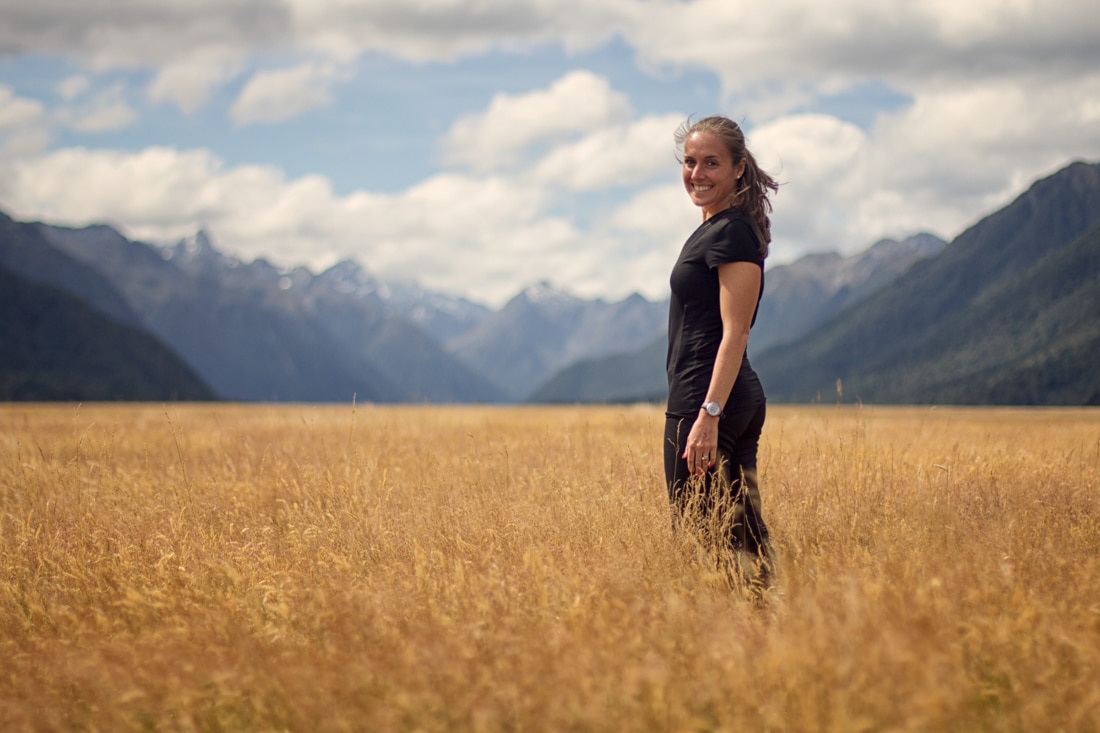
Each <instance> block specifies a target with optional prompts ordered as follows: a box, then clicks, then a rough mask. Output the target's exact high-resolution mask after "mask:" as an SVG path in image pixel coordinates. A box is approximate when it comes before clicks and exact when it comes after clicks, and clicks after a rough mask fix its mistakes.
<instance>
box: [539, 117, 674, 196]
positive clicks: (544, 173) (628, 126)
mask: <svg viewBox="0 0 1100 733" xmlns="http://www.w3.org/2000/svg"><path fill="white" fill-rule="evenodd" d="M683 120H684V118H683V117H682V116H680V115H661V116H656V117H646V118H643V119H640V120H636V121H631V122H623V123H615V124H607V123H605V125H604V126H601V127H598V128H596V129H594V130H593V131H592V132H590V133H589V134H587V135H585V136H584V137H583V138H582V139H580V140H577V141H574V142H570V143H568V144H564V145H561V146H558V147H556V148H554V149H553V150H551V151H550V152H549V153H548V154H547V155H546V156H545V157H544V158H543V159H542V160H541V161H540V162H539V163H538V165H537V166H536V168H535V175H536V176H538V178H539V179H541V180H543V181H546V182H548V183H553V184H556V185H559V186H563V187H565V188H567V189H570V190H572V191H594V190H599V189H608V188H616V187H619V188H621V187H636V186H638V185H639V184H642V183H644V182H646V181H647V180H649V179H651V178H653V177H654V176H655V175H659V174H667V175H674V174H675V166H676V159H675V146H674V144H673V139H672V136H673V132H674V131H675V130H676V128H677V127H678V126H679V125H680V123H682V122H683Z"/></svg>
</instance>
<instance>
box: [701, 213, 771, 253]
mask: <svg viewBox="0 0 1100 733" xmlns="http://www.w3.org/2000/svg"><path fill="white" fill-rule="evenodd" d="M719 217H721V219H719ZM713 218H714V219H716V220H717V221H715V222H714V223H715V226H714V228H713V229H712V230H711V231H710V232H709V234H710V240H711V241H712V242H713V243H714V244H715V245H718V246H721V247H723V248H733V249H735V250H744V252H745V253H746V254H747V253H752V254H755V253H757V252H758V251H759V249H760V243H759V242H758V241H757V237H756V231H755V230H754V229H753V227H752V222H751V221H750V220H749V217H748V216H746V215H745V214H744V213H743V212H741V211H740V210H738V209H726V211H723V212H721V213H718V214H715V216H714V217H713Z"/></svg>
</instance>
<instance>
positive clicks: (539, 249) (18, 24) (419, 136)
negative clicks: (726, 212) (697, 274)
mask: <svg viewBox="0 0 1100 733" xmlns="http://www.w3.org/2000/svg"><path fill="white" fill-rule="evenodd" d="M1095 10H1096V8H1095V2H1094V0H1044V2H1038V1H1037V0H1034V1H1033V0H966V1H965V2H960V1H959V0H912V1H910V2H898V3H886V2H882V1H881V0H830V2H826V3H823V2H820V0H815V1H812V2H811V1H809V0H771V1H770V2H767V3H759V2H744V1H742V0H82V2H73V1H72V0H36V1H35V2H33V3H31V2H27V1H26V0H0V210H3V211H4V212H6V213H7V214H9V215H10V216H13V217H14V218H17V219H21V220H40V221H47V222H50V223H55V224H62V225H68V226H84V225H87V224H93V223H108V224H111V225H112V226H115V227H116V228H118V229H119V230H120V231H121V232H122V233H123V234H125V235H126V236H128V237H130V238H132V239H137V240H140V241H145V242H149V243H152V244H158V245H166V244H173V243H175V242H176V241H178V240H179V239H181V238H184V237H187V236H190V235H193V234H194V233H195V232H196V231H198V230H199V229H204V230H206V231H207V232H208V234H209V235H210V236H211V238H212V239H213V240H214V242H215V244H216V246H217V247H218V248H219V249H220V250H222V251H223V252H226V253H228V254H231V255H233V256H235V257H238V258H240V259H242V260H244V261H251V260H253V259H255V258H259V257H262V258H264V259H267V260H268V261H269V262H271V263H273V264H275V265H277V266H280V267H286V268H290V267H294V266H306V267H308V268H310V269H311V270H313V271H314V272H320V271H321V270H323V269H324V268H327V267H329V266H331V265H333V264H335V263H336V262H338V261H341V260H344V259H354V260H356V261H358V262H359V263H360V264H361V265H362V266H363V267H364V268H365V269H367V270H368V271H370V272H372V273H374V274H375V275H377V276H378V277H380V278H382V279H383V280H389V281H415V282H417V283H419V284H421V285H422V286H424V287H426V288H428V289H431V290H435V291H439V292H443V293H448V294H452V295H461V296H465V297H468V298H470V299H472V300H475V301H479V302H482V303H485V304H487V305H489V306H491V307H497V306H499V305H501V304H502V303H503V302H505V301H506V300H507V299H508V298H510V297H512V296H513V295H515V294H516V293H517V292H519V291H520V290H522V289H523V288H524V287H526V286H529V285H532V284H534V283H537V282H543V281H545V282H549V283H551V284H552V285H554V286H555V287H557V288H560V289H562V290H565V291H567V292H570V293H573V294H575V295H578V296H581V297H586V298H595V297H602V298H605V299H607V300H617V299H620V298H622V297H626V296H627V295H629V294H630V293H633V292H639V293H641V294H642V295H644V296H646V297H648V298H651V299H660V298H664V297H665V296H666V294H667V289H668V275H669V271H670V269H671V266H672V263H673V261H674V260H675V257H676V254H677V253H678V252H679V249H680V247H681V245H682V244H683V242H684V240H685V239H686V238H687V236H688V235H690V234H691V232H692V230H693V229H694V228H695V227H696V226H698V224H699V222H700V221H701V216H700V213H699V211H698V210H696V209H695V208H694V207H693V206H692V204H691V203H690V201H689V200H688V198H687V195H686V193H685V192H684V189H683V184H682V182H681V179H680V166H679V164H678V163H677V159H676V149H675V144H674V141H673V133H674V132H675V130H676V128H677V127H678V126H679V125H680V124H681V123H682V122H683V121H684V120H685V119H687V118H688V117H689V116H691V117H699V116H704V115H708V114H724V115H727V116H729V117H731V118H733V119H735V120H737V121H738V122H739V123H741V125H742V126H743V127H744V129H745V131H746V134H747V137H748V144H749V148H750V149H751V150H752V151H753V153H754V155H755V157H756V158H757V160H758V161H759V163H760V164H761V166H762V167H763V168H764V169H765V170H767V171H768V172H770V173H771V174H772V175H773V176H774V177H776V178H777V179H778V180H779V181H780V184H781V187H780V190H779V193H778V194H777V195H776V196H775V197H774V199H773V202H772V203H773V205H774V212H773V216H772V233H773V237H774V240H773V242H772V250H771V251H772V255H771V258H770V260H769V264H771V265H774V264H781V263H784V262H790V261H793V260H795V259H797V258H798V257H800V256H802V255H805V254H807V253H810V252H819V251H829V250H832V251H838V252H841V253H844V254H852V253H855V252H858V251H861V250H863V249H866V248H867V247H868V246H870V245H871V244H873V243H874V242H876V241H878V240H879V239H882V238H886V237H892V238H901V237H905V236H909V235H911V234H915V233H918V232H931V233H933V234H937V235H939V236H941V237H943V238H945V239H948V240H950V239H952V238H954V237H955V236H957V235H958V234H960V233H961V232H962V231H964V230H965V228H966V227H968V226H970V225H972V224H974V223H976V222H977V221H978V220H979V219H980V218H981V217H982V216H984V215H986V214H989V213H992V212H993V211H995V210H997V209H998V208H1000V207H1002V206H1004V205H1005V204H1007V203H1009V202H1010V201H1011V200H1012V199H1013V198H1015V197H1016V196H1017V195H1018V194H1019V193H1021V192H1022V191H1023V190H1024V189H1025V188H1026V187H1027V186H1028V185H1029V184H1030V183H1031V182H1033V181H1034V180H1036V179H1037V178H1040V177H1042V176H1046V175H1049V174H1051V173H1054V172H1056V171H1057V170H1059V169H1061V168H1062V167H1064V166H1066V165H1068V164H1069V163H1071V162H1073V161H1075V160H1086V161H1090V162H1095V161H1098V160H1100V13H1097V12H1095Z"/></svg>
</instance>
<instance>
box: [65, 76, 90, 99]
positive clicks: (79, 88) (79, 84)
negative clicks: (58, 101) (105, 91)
mask: <svg viewBox="0 0 1100 733" xmlns="http://www.w3.org/2000/svg"><path fill="white" fill-rule="evenodd" d="M91 87H92V82H91V80H90V79H88V77H86V76H84V75H83V74H77V75H75V76H68V77H65V78H64V79H62V80H61V82H60V83H59V84H58V85H57V93H58V95H59V96H60V97H61V98H62V99H64V100H65V101H66V102H71V101H73V100H74V99H76V98H77V97H79V96H81V95H82V94H84V93H85V92H87V91H88V90H89V89H91Z"/></svg>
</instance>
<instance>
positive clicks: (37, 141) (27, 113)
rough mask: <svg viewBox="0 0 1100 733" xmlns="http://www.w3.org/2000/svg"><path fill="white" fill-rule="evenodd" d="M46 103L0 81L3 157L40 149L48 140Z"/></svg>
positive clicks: (1, 151) (1, 157) (1, 145)
mask: <svg viewBox="0 0 1100 733" xmlns="http://www.w3.org/2000/svg"><path fill="white" fill-rule="evenodd" d="M45 120H46V108H45V106H44V105H43V104H42V103H41V102H38V101H36V100H33V99H24V98H22V97H19V96H17V95H16V94H15V93H14V92H13V91H12V90H11V88H10V87H7V86H4V85H3V84H0V160H3V159H5V158H9V157H19V156H23V155H31V154H36V153H39V152H41V151H42V150H43V149H44V148H45V147H46V145H47V143H48V142H49V132H48V131H47V128H46V124H45Z"/></svg>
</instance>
